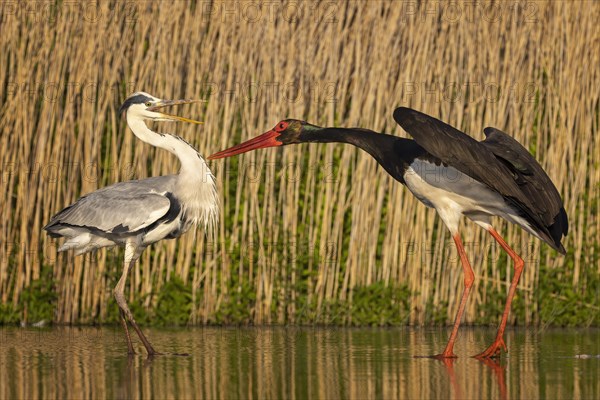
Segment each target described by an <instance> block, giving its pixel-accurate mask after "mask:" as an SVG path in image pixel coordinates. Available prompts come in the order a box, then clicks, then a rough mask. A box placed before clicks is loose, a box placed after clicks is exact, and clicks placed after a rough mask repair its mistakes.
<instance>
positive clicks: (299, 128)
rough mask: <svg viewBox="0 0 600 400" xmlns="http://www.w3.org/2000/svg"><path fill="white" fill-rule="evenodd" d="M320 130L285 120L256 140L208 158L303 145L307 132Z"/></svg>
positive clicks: (309, 125)
mask: <svg viewBox="0 0 600 400" xmlns="http://www.w3.org/2000/svg"><path fill="white" fill-rule="evenodd" d="M313 129H319V127H317V126H314V125H311V124H309V123H308V122H306V121H300V120H297V119H284V120H282V121H280V122H279V123H277V125H275V127H274V128H273V129H271V130H270V131H268V132H265V133H263V134H262V135H260V136H257V137H255V138H254V139H250V140H247V141H245V142H243V143H240V144H238V145H236V146H233V147H230V148H228V149H225V150H222V151H219V152H218V153H215V154H212V155H211V156H210V157H208V159H209V160H215V159H217V158H225V157H231V156H235V155H237V154H241V153H246V152H248V151H251V150H256V149H263V148H266V147H275V146H285V145H288V144H294V143H302V142H305V141H306V138H304V137H303V134H304V133H305V132H306V131H310V130H313Z"/></svg>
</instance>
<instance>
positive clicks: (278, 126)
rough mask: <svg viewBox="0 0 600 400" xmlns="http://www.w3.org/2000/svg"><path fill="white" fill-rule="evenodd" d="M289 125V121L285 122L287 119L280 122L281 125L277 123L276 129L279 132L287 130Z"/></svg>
mask: <svg viewBox="0 0 600 400" xmlns="http://www.w3.org/2000/svg"><path fill="white" fill-rule="evenodd" d="M287 127H288V123H287V122H285V121H281V122H280V123H279V125H277V128H276V130H277V131H279V132H282V131H285V130H286V129H287Z"/></svg>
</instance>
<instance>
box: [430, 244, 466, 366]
mask: <svg viewBox="0 0 600 400" xmlns="http://www.w3.org/2000/svg"><path fill="white" fill-rule="evenodd" d="M453 239H454V243H456V248H457V249H458V255H459V256H460V262H461V264H462V268H463V273H464V275H465V288H464V290H463V294H462V298H461V300H460V305H459V306H458V311H457V312H456V319H455V320H454V327H453V328H452V333H451V334H450V339H448V344H447V345H446V348H445V349H444V351H443V353H441V354H438V355H435V356H433V357H434V358H446V357H456V355H454V352H453V351H452V349H453V348H454V341H455V340H456V336H457V335H458V327H459V326H460V319H461V318H462V314H463V312H464V311H465V304H467V298H468V297H469V292H470V291H471V287H472V286H473V281H474V280H475V274H474V273H473V269H472V268H471V264H469V260H468V259H467V253H465V248H464V247H463V244H462V241H461V240H460V235H459V234H458V233H457V234H456V235H454V236H453Z"/></svg>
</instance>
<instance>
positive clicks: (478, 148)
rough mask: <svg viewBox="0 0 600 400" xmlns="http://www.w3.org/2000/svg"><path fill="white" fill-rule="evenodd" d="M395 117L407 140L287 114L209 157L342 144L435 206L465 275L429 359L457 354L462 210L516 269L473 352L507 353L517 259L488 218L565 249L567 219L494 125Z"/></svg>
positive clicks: (398, 113)
mask: <svg viewBox="0 0 600 400" xmlns="http://www.w3.org/2000/svg"><path fill="white" fill-rule="evenodd" d="M394 119H395V120H396V122H397V123H398V124H399V125H400V126H401V127H402V128H404V130H405V131H406V132H408V133H409V134H410V135H411V136H412V137H413V138H414V140H411V139H405V138H400V137H396V136H392V135H386V134H382V133H377V132H373V131H371V130H368V129H362V128H349V129H347V128H322V127H318V126H315V125H311V124H309V123H307V122H305V121H299V120H293V119H286V120H283V121H281V122H279V123H278V124H277V125H276V126H275V127H274V128H273V129H272V130H270V131H268V132H266V133H264V134H262V135H260V136H258V137H256V138H254V139H251V140H248V141H246V142H244V143H241V144H239V145H237V146H234V147H231V148H229V149H226V150H223V151H220V152H218V153H215V154H213V155H211V156H210V157H208V159H209V160H212V159H217V158H223V157H230V156H233V155H236V154H240V153H245V152H247V151H250V150H255V149H260V148H265V147H274V146H284V145H288V144H295V143H331V142H337V143H349V144H352V145H354V146H356V147H359V148H361V149H363V150H364V151H366V152H367V153H369V154H370V155H371V156H372V157H373V158H375V160H377V162H378V163H379V164H380V165H381V166H382V167H383V168H384V169H385V170H386V171H387V172H388V173H389V174H390V175H391V176H392V177H393V178H394V179H396V180H397V181H399V182H400V183H402V184H404V185H406V187H407V188H408V189H409V190H410V191H411V192H412V193H413V194H414V195H415V196H416V197H417V198H418V199H419V200H420V201H421V202H423V203H424V204H425V205H426V206H427V207H433V208H435V209H436V211H437V212H438V214H439V216H440V217H441V218H442V221H444V223H445V224H446V226H447V227H448V229H449V230H450V233H451V234H452V237H453V239H454V242H455V244H456V247H457V249H458V254H459V256H460V260H461V264H462V268H463V272H464V291H463V294H462V298H461V301H460V304H459V306H458V311H457V313H456V319H455V322H454V326H453V329H452V333H451V334H450V338H449V340H448V344H447V345H446V348H445V349H444V351H443V352H442V353H441V354H438V355H436V356H434V357H436V358H447V357H456V356H455V355H454V352H453V347H454V342H455V340H456V336H457V332H458V327H459V325H460V320H461V317H462V314H463V311H464V308H465V304H466V301H467V298H468V296H469V292H470V291H471V287H472V286H473V281H474V280H475V276H474V274H473V269H472V268H471V265H470V264H469V260H468V259H467V255H466V253H465V250H464V247H463V244H462V241H461V238H460V234H459V232H458V223H459V220H460V217H461V216H463V215H464V216H465V217H467V218H469V219H470V220H471V221H473V222H474V223H476V224H477V225H479V226H481V227H482V228H483V229H486V230H487V231H488V232H489V233H490V234H491V235H492V236H493V237H494V239H495V240H496V241H497V242H498V244H499V245H500V246H501V247H502V248H503V249H504V250H505V251H506V252H507V253H508V255H509V256H510V257H511V258H512V259H513V261H514V269H515V273H514V276H513V279H512V282H511V284H510V289H509V291H508V297H507V300H506V305H505V308H504V313H503V314H502V320H501V322H500V327H499V328H498V333H497V335H496V339H495V340H494V342H493V343H492V344H491V345H490V346H489V347H488V348H487V349H486V350H484V351H483V352H481V353H480V354H478V355H476V356H475V357H478V358H489V357H495V356H498V355H499V354H500V350H501V349H503V350H504V351H507V349H506V344H505V343H504V339H503V337H504V329H505V327H506V322H507V319H508V314H509V311H510V305H511V302H512V299H513V296H514V294H515V291H516V288H517V284H518V282H519V277H520V276H521V272H522V270H523V266H524V262H523V259H522V258H521V257H520V256H519V255H518V254H517V253H516V252H515V251H514V250H513V249H512V248H511V247H510V246H509V245H508V244H507V243H506V241H505V240H504V239H503V238H502V237H501V236H500V234H499V233H498V232H497V231H496V230H495V229H494V228H493V226H492V224H491V217H492V216H494V215H496V216H499V217H502V218H504V219H505V220H507V221H509V222H511V223H513V224H517V225H519V226H520V227H522V228H523V229H524V230H526V231H527V232H529V233H530V234H532V235H534V236H536V237H537V238H539V239H541V240H542V241H544V242H546V243H548V244H549V245H550V247H552V248H553V249H555V250H557V251H558V252H560V253H561V254H565V253H566V252H565V248H564V247H563V245H562V244H561V240H562V237H563V235H566V234H567V231H568V219H567V214H566V212H565V209H564V207H563V203H562V200H561V198H560V195H559V193H558V190H557V189H556V187H555V186H554V184H553V183H552V181H551V180H550V178H549V177H548V175H547V174H546V172H545V171H544V170H543V169H542V167H541V166H540V165H539V164H538V163H537V161H536V160H535V159H534V158H533V156H532V155H531V154H530V153H529V152H528V151H527V150H526V149H525V148H524V147H523V146H521V144H519V142H517V141H516V140H515V139H513V138H512V137H510V136H509V135H507V134H506V133H504V132H502V131H500V130H498V129H495V128H486V129H485V130H484V133H485V135H486V138H485V140H483V141H481V142H478V141H477V140H475V139H473V138H471V137H470V136H468V135H466V134H465V133H463V132H461V131H459V130H457V129H455V128H453V127H452V126H450V125H448V124H446V123H444V122H442V121H440V120H438V119H436V118H433V117H431V116H429V115H426V114H423V113H421V112H418V111H416V110H412V109H410V108H404V107H400V108H397V109H396V110H395V111H394Z"/></svg>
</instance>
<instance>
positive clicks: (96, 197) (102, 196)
mask: <svg viewBox="0 0 600 400" xmlns="http://www.w3.org/2000/svg"><path fill="white" fill-rule="evenodd" d="M172 181H173V179H172V177H170V176H166V177H157V178H148V179H143V180H139V181H128V182H119V183H116V184H114V185H111V186H107V187H105V188H102V189H98V190H96V191H95V192H92V193H89V194H87V195H85V196H83V197H81V198H80V199H79V200H77V202H75V203H74V204H72V205H70V206H68V207H66V208H65V209H63V210H62V211H60V212H59V213H58V214H56V215H55V216H54V217H53V218H52V219H51V221H50V222H49V223H48V225H46V227H45V229H46V228H50V227H52V226H54V225H57V224H67V225H71V226H82V227H90V228H95V229H98V230H100V231H103V232H106V233H124V232H135V231H138V230H140V229H143V228H145V227H147V226H149V225H151V224H152V223H154V222H156V221H157V220H159V219H160V218H161V217H163V216H164V215H166V214H167V212H168V211H169V209H170V208H171V205H172V204H171V200H170V199H169V197H168V193H169V192H168V191H169V190H171V189H172Z"/></svg>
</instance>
